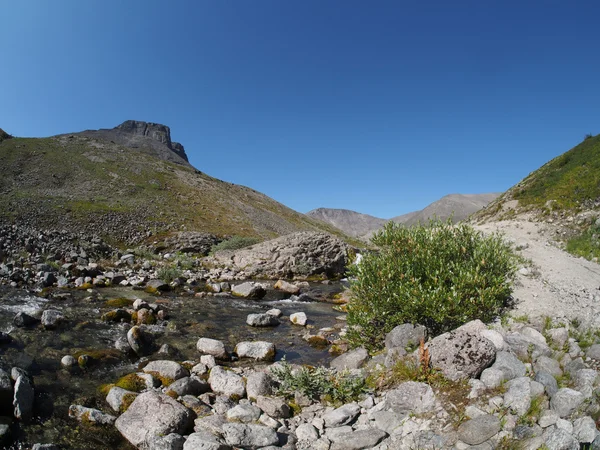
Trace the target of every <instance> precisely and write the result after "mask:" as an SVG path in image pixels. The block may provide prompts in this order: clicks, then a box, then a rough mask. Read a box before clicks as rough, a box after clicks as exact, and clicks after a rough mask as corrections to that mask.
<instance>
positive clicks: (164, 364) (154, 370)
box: [143, 360, 189, 384]
mask: <svg viewBox="0 0 600 450" xmlns="http://www.w3.org/2000/svg"><path fill="white" fill-rule="evenodd" d="M143 370H144V372H145V373H149V374H150V375H153V376H155V377H157V378H159V379H161V381H167V382H168V384H170V383H172V382H173V381H175V380H179V379H180V378H183V377H187V376H189V372H188V371H187V369H185V368H184V367H183V366H182V365H181V364H179V363H177V362H175V361H169V360H158V361H150V362H149V363H148V364H147V365H146V366H145V367H144V369H143ZM163 384H164V383H163Z"/></svg>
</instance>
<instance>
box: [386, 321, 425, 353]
mask: <svg viewBox="0 0 600 450" xmlns="http://www.w3.org/2000/svg"><path fill="white" fill-rule="evenodd" d="M421 339H423V340H425V339H427V329H426V328H425V327H424V326H423V325H418V324H417V325H413V324H412V323H403V324H402V325H398V326H397V327H395V328H394V329H393V330H392V331H390V332H389V333H388V334H387V335H386V336H385V348H386V349H387V350H390V349H392V348H397V347H400V348H402V349H404V350H406V349H407V348H408V349H414V348H416V347H417V346H418V345H419V344H420V343H421Z"/></svg>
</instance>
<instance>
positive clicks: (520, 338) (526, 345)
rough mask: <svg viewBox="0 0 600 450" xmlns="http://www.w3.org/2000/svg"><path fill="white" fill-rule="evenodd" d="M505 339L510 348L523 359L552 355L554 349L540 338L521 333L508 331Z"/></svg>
mask: <svg viewBox="0 0 600 450" xmlns="http://www.w3.org/2000/svg"><path fill="white" fill-rule="evenodd" d="M504 341H505V342H506V344H507V345H508V346H509V348H510V349H511V350H512V351H513V352H514V353H515V354H516V355H517V356H518V357H519V358H521V359H525V360H527V359H529V358H533V359H536V358H537V357H538V356H540V355H546V356H552V349H550V347H548V346H547V345H546V344H545V343H544V342H542V341H541V340H540V339H536V338H535V337H532V336H526V335H524V334H521V333H516V332H514V333H508V334H506V336H504Z"/></svg>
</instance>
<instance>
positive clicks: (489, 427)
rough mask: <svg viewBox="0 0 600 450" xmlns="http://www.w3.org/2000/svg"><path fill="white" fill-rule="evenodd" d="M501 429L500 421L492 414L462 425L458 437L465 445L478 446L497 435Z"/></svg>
mask: <svg viewBox="0 0 600 450" xmlns="http://www.w3.org/2000/svg"><path fill="white" fill-rule="evenodd" d="M501 428H502V427H501V425H500V419H498V418H497V417H496V416H494V415H491V414H484V415H482V416H479V417H476V418H475V419H471V420H467V421H466V422H463V423H461V424H460V426H459V427H458V437H459V439H460V440H461V441H463V442H464V443H465V444H469V445H478V444H481V443H483V442H485V441H487V440H488V439H490V438H491V437H492V436H494V435H495V434H497V433H498V432H499V431H500V429H501Z"/></svg>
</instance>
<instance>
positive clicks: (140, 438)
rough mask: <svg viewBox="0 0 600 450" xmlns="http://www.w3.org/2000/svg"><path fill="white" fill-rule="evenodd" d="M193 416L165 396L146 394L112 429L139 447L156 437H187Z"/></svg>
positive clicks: (141, 395)
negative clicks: (178, 435) (114, 428)
mask: <svg viewBox="0 0 600 450" xmlns="http://www.w3.org/2000/svg"><path fill="white" fill-rule="evenodd" d="M192 415H193V413H192V411H191V410H189V409H187V408H186V407H185V406H183V405H181V403H178V402H177V401H175V400H174V399H172V398H171V397H169V396H168V395H164V394H161V393H158V392H155V391H148V392H144V393H142V394H140V395H138V396H137V397H136V399H135V400H134V401H133V403H132V404H131V405H130V407H129V408H128V409H127V411H125V412H124V413H123V414H121V416H119V418H118V419H117V420H116V422H115V426H116V427H117V430H119V432H120V433H121V434H122V435H123V437H124V438H125V439H127V440H128V441H129V442H130V443H131V444H132V445H134V446H136V447H139V446H141V445H142V444H144V443H145V442H148V441H149V440H150V439H152V438H153V437H155V436H166V435H168V434H170V433H177V434H181V435H183V434H186V431H187V430H188V428H189V427H190V425H191V421H192Z"/></svg>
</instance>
